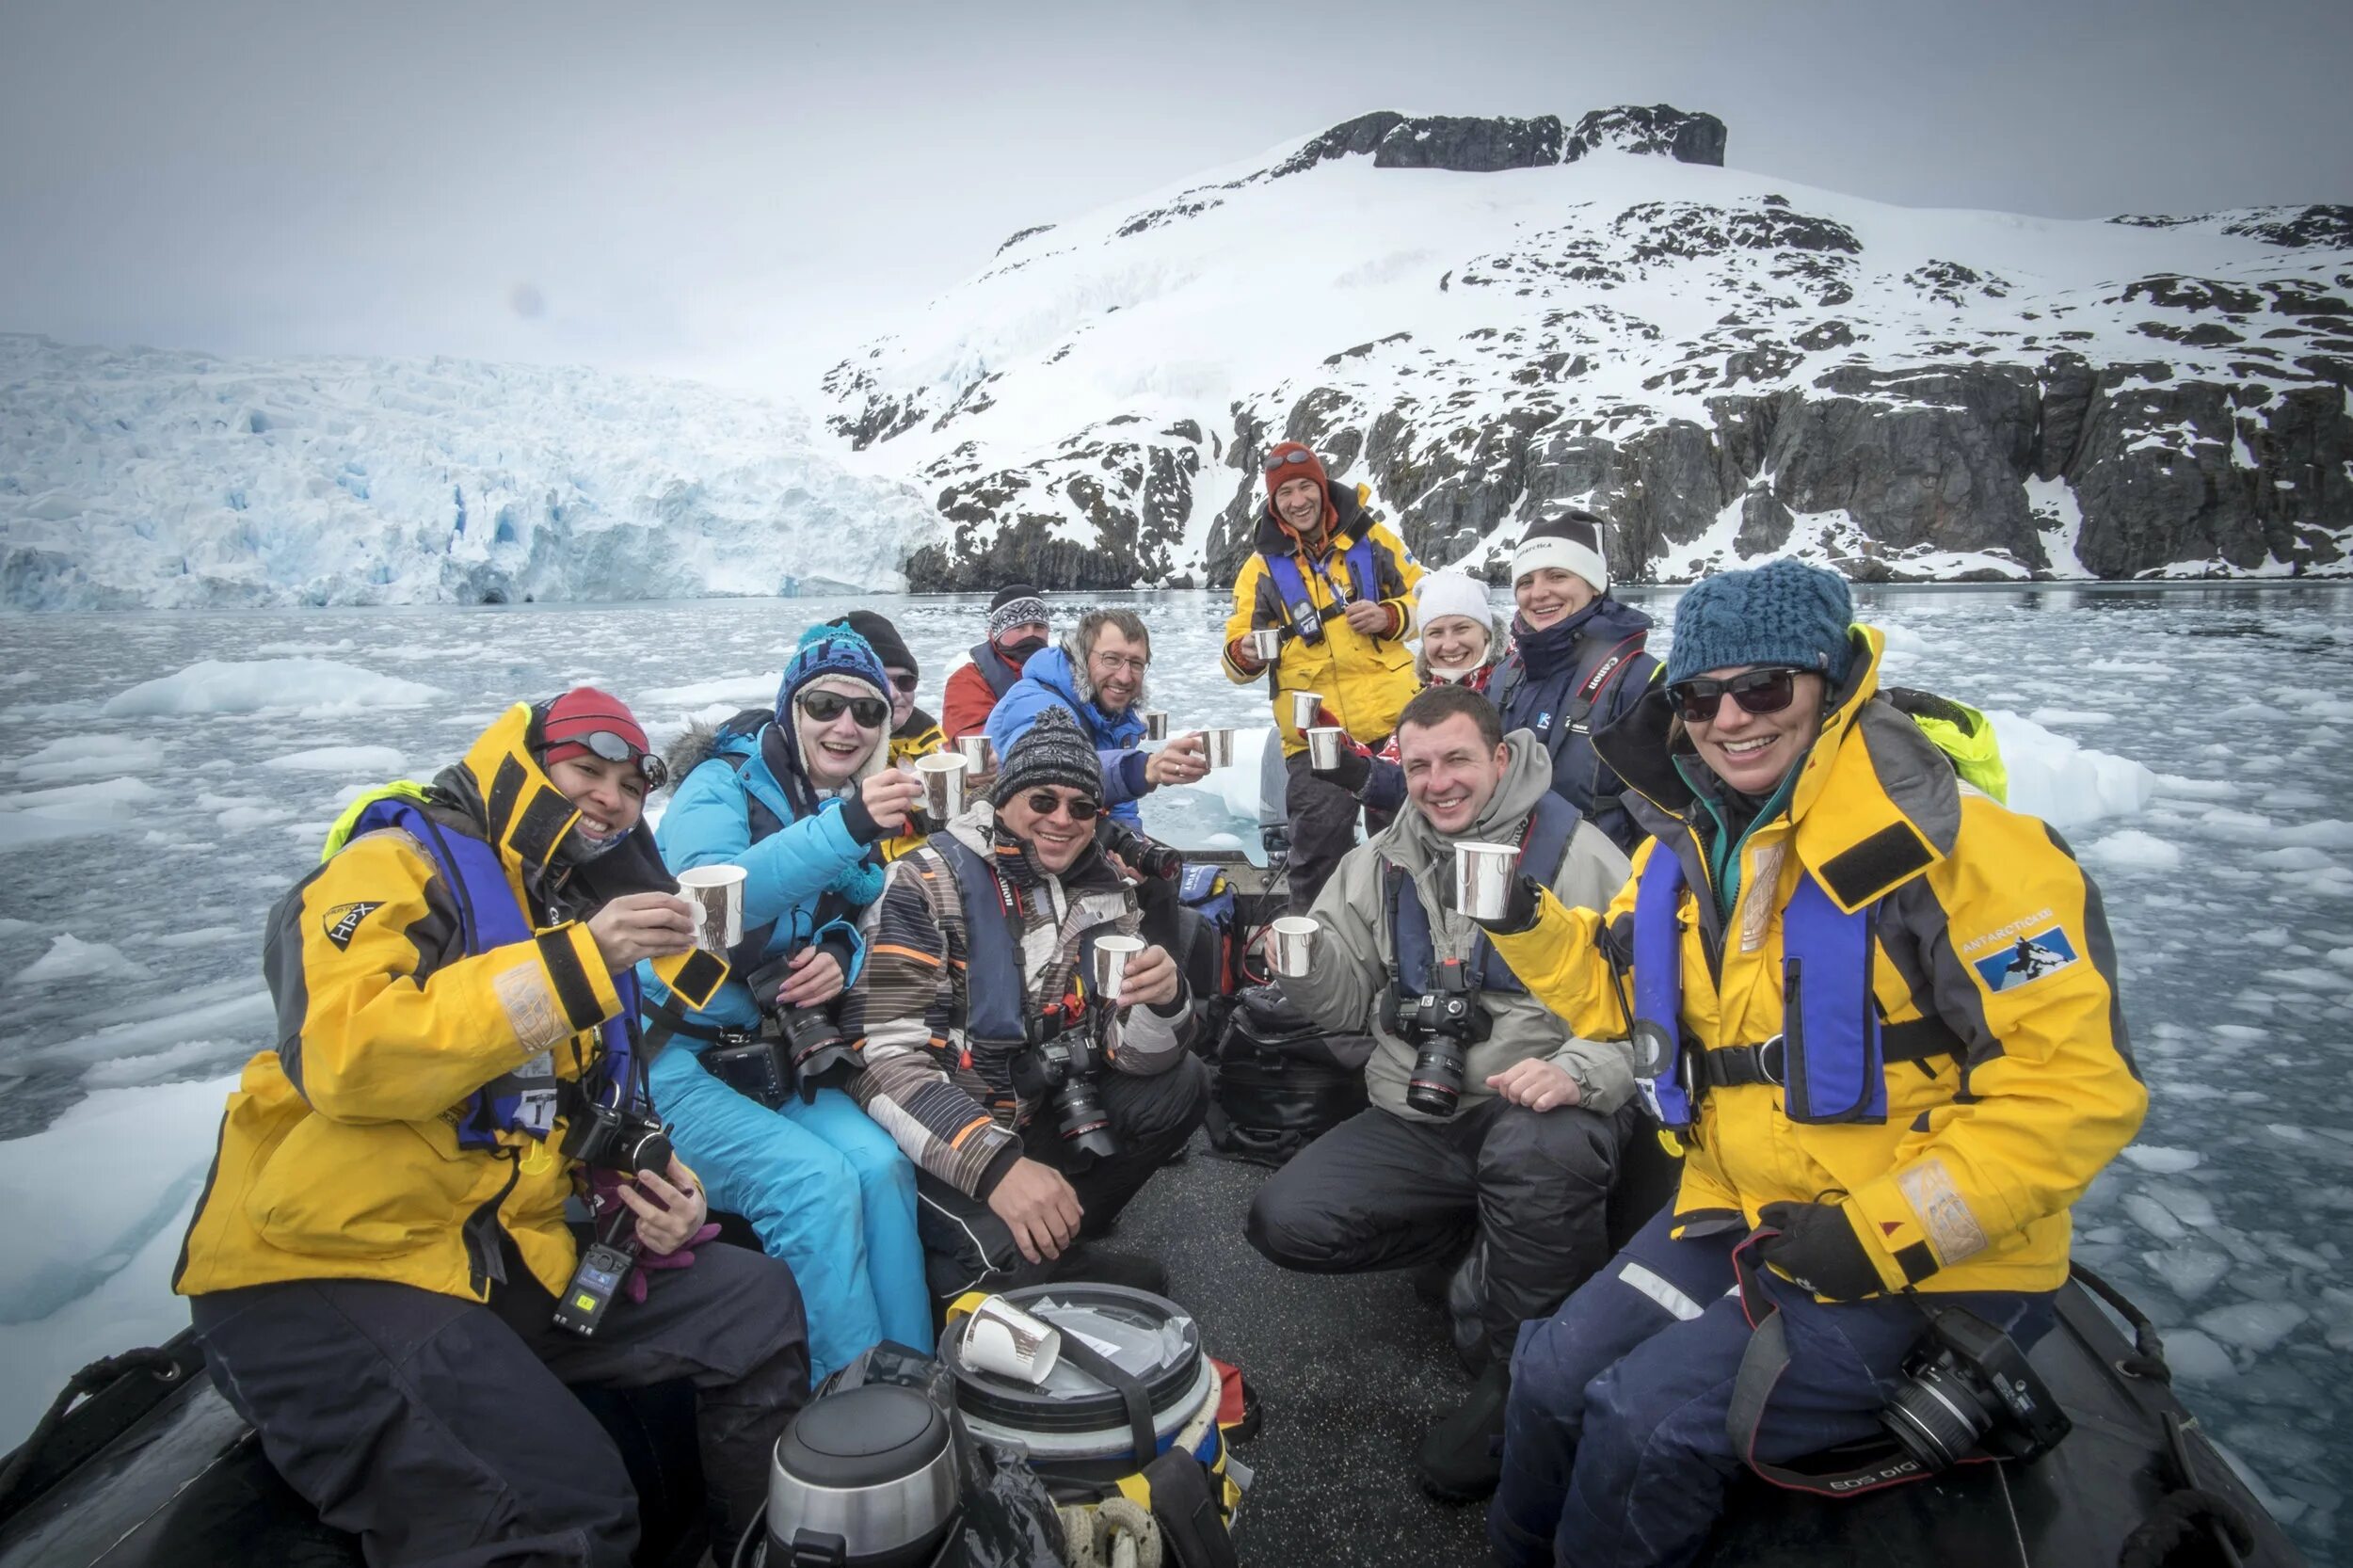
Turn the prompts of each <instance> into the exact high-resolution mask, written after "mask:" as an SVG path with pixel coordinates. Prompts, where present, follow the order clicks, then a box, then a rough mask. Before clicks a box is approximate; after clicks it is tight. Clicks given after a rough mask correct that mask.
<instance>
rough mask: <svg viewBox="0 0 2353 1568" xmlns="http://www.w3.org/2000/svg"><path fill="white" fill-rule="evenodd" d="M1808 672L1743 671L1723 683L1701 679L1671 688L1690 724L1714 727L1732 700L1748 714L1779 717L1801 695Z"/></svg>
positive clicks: (1791, 670) (1668, 693)
mask: <svg viewBox="0 0 2353 1568" xmlns="http://www.w3.org/2000/svg"><path fill="white" fill-rule="evenodd" d="M1803 673H1804V672H1803V671H1801V670H1794V669H1787V668H1775V669H1760V670H1743V671H1741V672H1740V673H1739V674H1738V675H1734V676H1727V677H1725V678H1724V679H1723V680H1709V679H1708V678H1707V677H1705V676H1697V677H1694V678H1693V679H1691V680H1678V681H1676V682H1675V683H1674V684H1673V685H1672V686H1670V687H1668V688H1667V695H1668V696H1670V697H1673V699H1674V705H1675V710H1676V712H1680V713H1681V714H1682V715H1683V722H1684V723H1686V724H1713V723H1714V722H1715V721H1716V712H1717V709H1718V707H1719V705H1720V704H1721V702H1722V700H1723V699H1724V698H1725V697H1727V696H1729V697H1731V698H1732V700H1733V701H1735V702H1737V703H1738V704H1739V705H1740V709H1741V712H1748V713H1778V712H1781V711H1782V710H1783V709H1785V708H1786V707H1788V706H1789V702H1790V699H1791V698H1792V697H1794V696H1797V695H1798V677H1799V676H1800V675H1801V674H1803Z"/></svg>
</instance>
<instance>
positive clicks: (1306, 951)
mask: <svg viewBox="0 0 2353 1568" xmlns="http://www.w3.org/2000/svg"><path fill="white" fill-rule="evenodd" d="M1272 929H1273V932H1274V972H1275V973H1276V974H1279V975H1282V976H1285V977H1286V978H1288V979H1291V980H1297V979H1298V978H1299V977H1300V976H1301V975H1304V974H1305V973H1306V972H1307V966H1308V965H1309V964H1311V963H1313V962H1314V960H1315V951H1316V922H1315V921H1313V920H1309V919H1308V918H1307V917H1306V916H1305V915H1285V916H1283V917H1282V918H1281V919H1279V920H1276V921H1275V922H1274V924H1273V928H1272Z"/></svg>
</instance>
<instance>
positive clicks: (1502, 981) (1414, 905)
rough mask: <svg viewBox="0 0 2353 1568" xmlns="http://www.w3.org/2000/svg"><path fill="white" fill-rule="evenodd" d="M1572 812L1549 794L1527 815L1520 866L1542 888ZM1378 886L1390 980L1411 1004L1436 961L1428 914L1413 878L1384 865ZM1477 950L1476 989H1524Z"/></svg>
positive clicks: (1563, 848) (1491, 951) (1484, 949)
mask: <svg viewBox="0 0 2353 1568" xmlns="http://www.w3.org/2000/svg"><path fill="white" fill-rule="evenodd" d="M1579 820H1580V819H1579V817H1578V815H1577V808H1576V807H1574V806H1571V805H1570V804H1569V803H1568V802H1567V801H1565V800H1562V799H1561V797H1560V796H1559V795H1557V794H1554V793H1553V792H1551V791H1549V790H1547V791H1545V793H1544V795H1543V797H1542V798H1541V799H1539V800H1538V801H1537V802H1536V808H1535V809H1534V810H1533V811H1531V812H1529V818H1528V827H1527V830H1526V831H1525V832H1523V833H1522V834H1521V836H1520V857H1519V866H1520V868H1521V869H1523V870H1526V871H1528V872H1529V873H1530V874H1531V875H1534V876H1536V877H1538V878H1540V879H1541V880H1543V881H1544V882H1545V883H1546V884H1547V885H1548V884H1550V882H1551V881H1552V878H1553V875H1554V873H1555V872H1558V871H1559V870H1560V869H1561V856H1564V855H1566V854H1567V853H1568V851H1569V839H1570V837H1571V836H1572V835H1574V834H1575V833H1576V832H1577V823H1578V821H1579ZM1382 869H1383V871H1384V872H1385V876H1384V878H1383V880H1384V882H1385V884H1386V892H1387V894H1388V905H1389V940H1390V942H1391V944H1392V946H1393V948H1394V951H1395V952H1396V954H1397V960H1396V968H1395V971H1394V974H1395V979H1396V983H1397V989H1398V994H1399V996H1400V997H1401V998H1403V999H1405V1000H1412V999H1414V998H1416V997H1418V996H1421V995H1422V994H1424V993H1425V992H1427V991H1428V990H1429V989H1430V970H1431V965H1432V962H1433V958H1434V956H1435V944H1434V943H1433V942H1432V940H1431V936H1430V911H1429V910H1427V909H1424V908H1423V907H1422V906H1421V899H1420V897H1419V896H1418V895H1417V894H1416V893H1415V892H1414V891H1413V887H1412V884H1413V878H1411V877H1409V876H1407V875H1406V874H1405V871H1404V868H1403V867H1401V866H1393V865H1385V866H1384V867H1383V868H1382ZM1476 941H1477V945H1478V948H1479V970H1478V973H1479V988H1480V989H1481V990H1482V991H1499V992H1502V993H1504V994H1505V995H1507V996H1516V995H1519V994H1521V993H1523V992H1525V991H1526V990H1527V989H1528V987H1527V986H1525V985H1523V984H1520V980H1519V976H1517V975H1515V974H1513V972H1512V968H1511V966H1510V965H1508V964H1506V963H1505V962H1504V961H1503V957H1502V955H1501V954H1500V953H1498V952H1496V950H1495V944H1494V943H1492V942H1489V941H1488V940H1486V938H1485V937H1483V936H1481V937H1478V938H1476Z"/></svg>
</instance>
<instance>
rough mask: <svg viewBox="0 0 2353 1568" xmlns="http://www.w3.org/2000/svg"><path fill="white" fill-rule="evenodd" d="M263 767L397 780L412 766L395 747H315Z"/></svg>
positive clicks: (293, 753) (265, 763)
mask: <svg viewBox="0 0 2353 1568" xmlns="http://www.w3.org/2000/svg"><path fill="white" fill-rule="evenodd" d="M262 765H263V766H264V767H265V768H280V769H284V770H286V771H288V772H293V773H363V774H368V775H371V776H375V777H377V778H393V777H397V776H399V774H400V771H401V769H402V768H404V767H406V766H407V765H408V764H407V762H406V760H404V759H403V758H402V756H401V754H400V753H399V752H397V751H394V750H393V749H392V747H391V746H312V748H311V749H310V750H308V751H293V752H288V753H287V754H286V755H285V756H283V757H273V758H271V759H270V760H268V761H266V762H264V763H263V764H262Z"/></svg>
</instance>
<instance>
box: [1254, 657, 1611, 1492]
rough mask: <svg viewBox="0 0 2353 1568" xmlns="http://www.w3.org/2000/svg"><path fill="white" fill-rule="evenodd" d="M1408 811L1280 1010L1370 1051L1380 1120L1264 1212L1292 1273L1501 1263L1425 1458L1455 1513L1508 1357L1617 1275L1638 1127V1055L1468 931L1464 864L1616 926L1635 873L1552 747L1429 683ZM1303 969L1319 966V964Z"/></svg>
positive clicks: (1325, 926) (1282, 940) (1362, 853)
mask: <svg viewBox="0 0 2353 1568" xmlns="http://www.w3.org/2000/svg"><path fill="white" fill-rule="evenodd" d="M1398 738H1399V744H1400V746H1401V751H1402V754H1403V757H1404V776H1405V781H1406V789H1407V804H1406V808H1405V809H1404V810H1402V811H1401V812H1400V813H1399V814H1398V818H1397V821H1396V822H1395V823H1394V824H1391V825H1390V826H1389V827H1387V828H1386V829H1385V830H1384V831H1382V832H1381V833H1379V834H1377V835H1375V836H1374V838H1373V839H1372V840H1371V841H1370V842H1369V843H1367V844H1364V845H1363V846H1361V847H1359V848H1357V849H1355V850H1353V851H1352V852H1350V853H1349V854H1348V855H1347V856H1344V857H1343V858H1342V859H1341V861H1340V863H1339V866H1338V868H1337V870H1336V871H1335V872H1334V873H1333V875H1332V877H1331V879H1330V880H1329V881H1327V882H1326V883H1325V884H1324V887H1323V891H1322V892H1321V894H1319V895H1318V896H1317V898H1316V902H1315V905H1314V908H1313V909H1312V910H1311V911H1310V912H1309V913H1308V915H1307V916H1305V917H1304V920H1307V921H1311V922H1312V925H1313V930H1312V935H1311V936H1308V935H1306V934H1301V935H1298V936H1293V935H1292V934H1291V933H1289V932H1286V931H1284V930H1283V929H1281V928H1282V927H1284V926H1285V925H1287V924H1292V923H1295V922H1298V921H1300V920H1303V917H1298V916H1291V917H1287V918H1286V920H1278V921H1276V922H1275V927H1276V929H1275V930H1274V931H1273V932H1272V933H1271V935H1270V942H1269V952H1268V957H1269V960H1270V968H1271V969H1272V970H1273V974H1274V976H1275V982H1274V983H1275V984H1277V985H1278V986H1280V987H1281V990H1282V994H1283V999H1284V1000H1285V1001H1287V1002H1289V1004H1290V1005H1291V1006H1292V1007H1294V1008H1296V1009H1297V1010H1298V1011H1299V1012H1301V1013H1303V1014H1305V1016H1308V1017H1309V1018H1312V1019H1313V1020H1315V1021H1316V1022H1317V1023H1318V1024H1319V1025H1321V1027H1322V1028H1323V1029H1325V1030H1327V1031H1329V1032H1334V1033H1348V1034H1369V1035H1371V1036H1372V1040H1373V1053H1372V1056H1371V1059H1370V1060H1369V1062H1368V1063H1367V1064H1366V1066H1365V1085H1366V1089H1367V1091H1368V1093H1369V1097H1370V1099H1371V1102H1372V1103H1371V1107H1370V1108H1369V1110H1366V1111H1364V1112H1359V1113H1358V1114H1357V1115H1356V1116H1354V1117H1353V1118H1352V1119H1350V1120H1348V1121H1346V1122H1343V1123H1341V1124H1340V1125H1339V1126H1338V1127H1337V1128H1333V1129H1332V1130H1331V1131H1329V1132H1327V1133H1325V1134H1324V1135H1323V1136H1322V1137H1321V1138H1319V1139H1317V1140H1316V1141H1315V1142H1314V1143H1312V1144H1308V1145H1307V1146H1306V1147H1305V1149H1303V1150H1301V1151H1300V1153H1299V1154H1298V1156H1297V1157H1296V1158H1294V1159H1293V1160H1291V1161H1290V1162H1289V1164H1287V1165H1285V1166H1284V1167H1283V1168H1282V1169H1281V1170H1279V1171H1277V1172H1276V1173H1275V1174H1274V1176H1273V1177H1272V1178H1270V1179H1269V1180H1268V1182H1267V1184H1266V1185H1265V1186H1264V1187H1262V1188H1260V1189H1259V1190H1258V1194H1257V1199H1256V1200H1255V1201H1254V1202H1253V1203H1252V1204H1251V1207H1250V1219H1249V1224H1248V1232H1247V1234H1248V1236H1249V1239H1250V1242H1251V1244H1252V1245H1253V1246H1255V1247H1257V1249H1258V1251H1259V1252H1261V1253H1263V1254H1264V1255H1265V1256H1267V1257H1268V1258H1269V1259H1271V1260H1272V1261H1273V1262H1275V1263H1277V1264H1280V1265H1282V1266H1283V1267H1285V1268H1289V1269H1299V1270H1304V1271H1306V1272H1315V1273H1353V1272H1360V1271H1366V1270H1374V1269H1409V1268H1417V1267H1422V1266H1433V1265H1434V1266H1444V1265H1445V1264H1447V1263H1448V1262H1449V1261H1451V1260H1452V1259H1454V1258H1457V1257H1459V1256H1462V1255H1463V1253H1464V1251H1465V1246H1466V1245H1467V1246H1475V1247H1476V1248H1477V1249H1478V1250H1479V1251H1481V1253H1482V1254H1483V1268H1475V1269H1473V1270H1472V1271H1470V1274H1471V1277H1480V1276H1482V1275H1483V1290H1481V1291H1480V1292H1479V1293H1478V1300H1477V1302H1476V1315H1477V1321H1476V1323H1475V1324H1471V1323H1465V1324H1464V1325H1461V1327H1460V1328H1459V1329H1458V1333H1457V1339H1458V1344H1459V1345H1460V1346H1461V1347H1462V1348H1463V1349H1464V1350H1465V1354H1466V1359H1468V1360H1469V1361H1471V1362H1472V1363H1473V1364H1474V1365H1476V1366H1478V1367H1479V1368H1481V1369H1480V1372H1479V1380H1478V1382H1477V1384H1475V1385H1474V1386H1473V1388H1472V1390H1471V1392H1470V1395H1469V1396H1468V1398H1466V1399H1465V1401H1464V1402H1463V1404H1462V1405H1461V1406H1460V1407H1458V1408H1457V1409H1456V1410H1454V1411H1453V1412H1452V1413H1450V1414H1449V1415H1447V1416H1444V1417H1443V1418H1441V1419H1440V1420H1439V1421H1438V1422H1437V1423H1436V1424H1435V1425H1434V1426H1433V1428H1432V1429H1431V1431H1430V1432H1429V1434H1428V1436H1427V1437H1426V1438H1425V1440H1424V1442H1423V1444H1422V1448H1421V1454H1420V1464H1421V1472H1422V1479H1423V1480H1424V1482H1425V1484H1427V1485H1428V1486H1430V1487H1431V1488H1432V1489H1433V1491H1436V1492H1438V1493H1439V1494H1441V1495H1442V1496H1449V1497H1457V1498H1460V1497H1472V1496H1484V1495H1485V1494H1486V1493H1487V1492H1488V1491H1490V1490H1492V1489H1493V1487H1494V1485H1495V1473H1496V1462H1495V1460H1494V1458H1493V1457H1492V1455H1491V1453H1490V1444H1491V1441H1492V1439H1493V1438H1494V1437H1495V1436H1497V1434H1499V1433H1500V1432H1501V1431H1502V1424H1503V1404H1504V1395H1505V1390H1506V1386H1507V1379H1508V1372H1509V1368H1510V1364H1511V1355H1512V1345H1513V1339H1514V1337H1515V1336H1517V1334H1518V1333H1519V1326H1520V1323H1521V1322H1522V1321H1523V1320H1526V1319H1529V1318H1541V1317H1544V1316H1546V1315H1548V1314H1549V1313H1550V1312H1551V1311H1552V1310H1553V1309H1554V1308H1555V1307H1557V1306H1559V1305H1560V1304H1561V1301H1562V1300H1563V1299H1565V1298H1566V1297H1567V1296H1568V1294H1569V1292H1570V1291H1572V1290H1574V1289H1575V1288H1577V1286H1578V1285H1580V1284H1582V1283H1583V1282H1584V1280H1585V1279H1586V1277H1587V1276H1588V1275H1590V1274H1591V1273H1592V1272H1593V1271H1594V1270H1595V1269H1598V1268H1600V1267H1601V1265H1602V1264H1603V1263H1604V1262H1605V1261H1606V1260H1607V1259H1608V1257H1609V1231H1608V1225H1607V1215H1606V1212H1605V1205H1606V1200H1607V1199H1608V1197H1609V1191H1610V1187H1611V1184H1612V1182H1613V1181H1614V1180H1615V1178H1616V1176H1617V1174H1618V1169H1619V1161H1620V1153H1621V1150H1622V1148H1623V1147H1624V1145H1625V1143H1626V1140H1627V1138H1628V1137H1629V1135H1630V1134H1631V1133H1632V1131H1633V1129H1634V1125H1635V1124H1634V1112H1633V1111H1632V1110H1631V1101H1632V1098H1633V1095H1634V1071H1633V1064H1632V1060H1631V1057H1630V1054H1629V1053H1628V1051H1627V1049H1626V1048H1625V1046H1623V1045H1619V1044H1600V1043H1596V1042H1594V1041H1592V1040H1585V1039H1580V1038H1578V1037H1577V1036H1576V1035H1574V1034H1572V1033H1570V1032H1568V1031H1566V1030H1564V1029H1563V1028H1562V1027H1561V1021H1560V1019H1558V1018H1557V1017H1555V1016H1553V1015H1552V1013H1551V1011H1550V1010H1549V1009H1547V1008H1546V1007H1545V1005H1544V1003H1543V1002H1541V1001H1540V1000H1537V999H1536V998H1534V997H1532V996H1530V995H1529V992H1528V988H1527V987H1526V986H1525V985H1523V984H1521V983H1520V982H1519V980H1518V979H1517V978H1516V977H1515V976H1514V975H1513V972H1512V970H1511V968H1509V967H1508V966H1506V965H1504V964H1502V963H1500V962H1499V961H1498V960H1497V956H1496V954H1495V952H1493V950H1492V948H1491V947H1490V946H1489V944H1488V943H1487V942H1486V941H1485V940H1484V939H1483V938H1482V937H1481V936H1480V934H1479V931H1478V928H1477V927H1476V926H1475V925H1473V924H1472V923H1471V921H1470V920H1469V919H1468V918H1467V917H1466V916H1465V913H1464V912H1463V910H1462V908H1461V905H1460V902H1459V900H1458V897H1457V894H1456V886H1455V878H1456V865H1455V863H1456V859H1457V856H1458V853H1459V852H1461V851H1463V850H1465V849H1473V848H1483V847H1484V846H1487V845H1491V844H1500V845H1504V846H1508V847H1507V849H1506V851H1505V853H1507V854H1516V857H1517V859H1518V860H1519V862H1520V864H1521V865H1523V866H1524V867H1525V868H1526V869H1527V870H1528V871H1529V872H1531V873H1532V874H1534V875H1536V876H1538V877H1540V878H1541V879H1543V881H1544V882H1545V885H1546V886H1548V887H1550V888H1554V889H1555V890H1556V891H1557V892H1558V893H1559V895H1560V897H1561V899H1562V900H1564V901H1565V902H1568V903H1571V904H1580V905H1586V906H1590V907H1594V908H1599V907H1601V906H1602V905H1603V904H1606V903H1607V902H1608V900H1609V896H1610V894H1611V893H1612V892H1614V891H1615V890H1616V888H1618V886H1619V885H1620V884H1621V883H1622V882H1623V881H1624V880H1625V873H1626V859H1625V854H1624V852H1622V851H1621V850H1619V849H1618V847H1617V846H1616V845H1615V844H1612V843H1611V842H1610V841H1609V838H1608V836H1607V835H1605V834H1603V833H1602V832H1600V831H1599V830H1598V829H1596V828H1595V827H1593V824H1590V823H1586V822H1582V821H1580V820H1579V819H1578V818H1577V813H1576V812H1574V811H1572V810H1570V809H1569V808H1568V807H1567V806H1566V805H1565V804H1563V803H1562V802H1561V798H1560V797H1559V796H1558V795H1555V794H1554V793H1553V792H1552V791H1551V788H1550V786H1551V768H1550V766H1549V764H1548V760H1547V759H1546V758H1545V754H1544V750H1543V748H1542V747H1541V746H1539V745H1537V744H1536V742H1535V738H1534V737H1533V736H1530V735H1529V734H1527V733H1525V732H1517V733H1514V734H1513V735H1511V736H1509V737H1508V738H1507V737H1506V736H1505V735H1504V733H1503V729H1502V724H1501V721H1500V719H1499V718H1498V716H1497V712H1496V710H1495V705H1494V704H1493V703H1491V702H1489V701H1488V700H1487V699H1486V697H1485V696H1481V694H1480V693H1478V692H1476V691H1473V690H1471V689H1470V688H1468V687H1466V686H1433V687H1431V688H1430V689H1429V690H1427V691H1425V692H1423V693H1422V694H1421V695H1420V696H1417V697H1415V698H1414V700H1413V701H1412V702H1410V703H1408V704H1407V705H1406V707H1405V711H1404V712H1403V713H1402V714H1401V716H1400V717H1399V720H1398ZM1302 948H1308V949H1310V950H1311V952H1301V951H1300V950H1301V949H1302Z"/></svg>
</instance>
